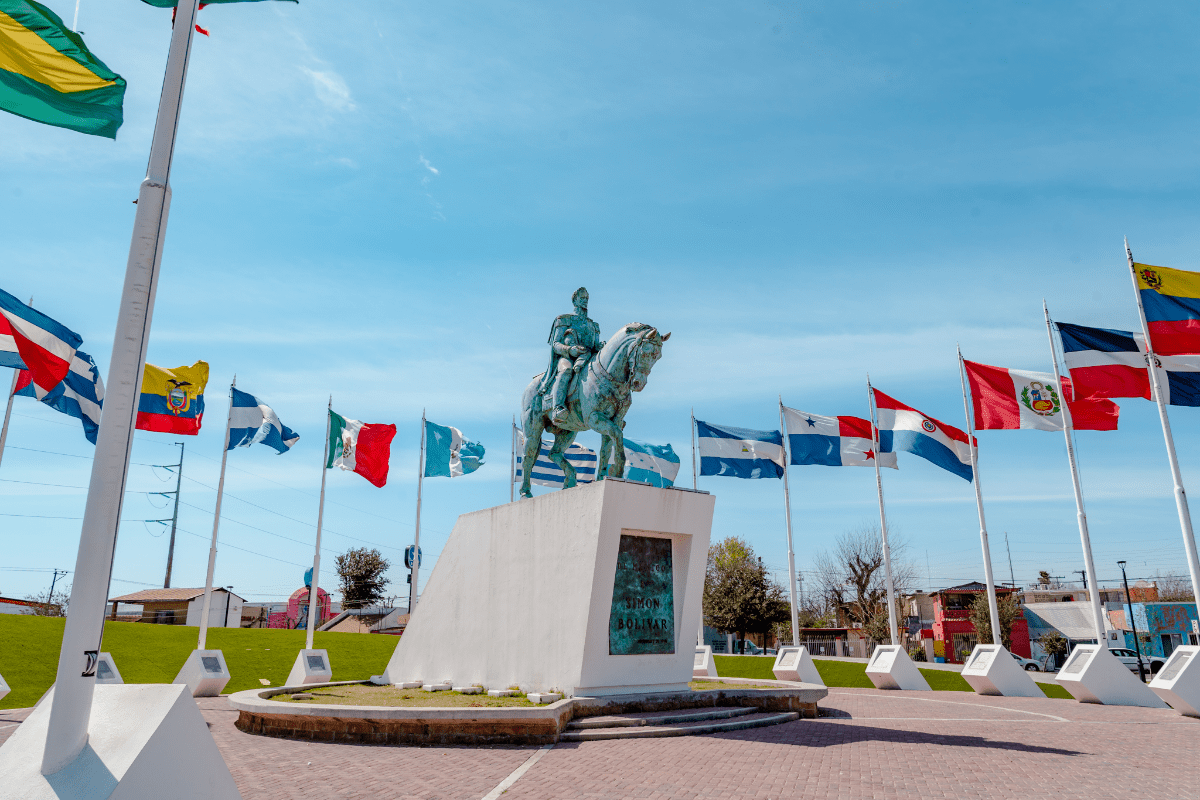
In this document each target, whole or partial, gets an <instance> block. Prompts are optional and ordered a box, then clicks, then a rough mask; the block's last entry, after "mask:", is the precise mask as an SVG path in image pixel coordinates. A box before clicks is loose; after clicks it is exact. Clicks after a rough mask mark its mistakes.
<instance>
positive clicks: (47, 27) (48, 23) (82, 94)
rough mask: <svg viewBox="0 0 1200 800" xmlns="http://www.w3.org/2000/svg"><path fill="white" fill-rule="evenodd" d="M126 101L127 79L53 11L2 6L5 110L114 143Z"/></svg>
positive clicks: (0, 80) (11, 1)
mask: <svg viewBox="0 0 1200 800" xmlns="http://www.w3.org/2000/svg"><path fill="white" fill-rule="evenodd" d="M124 99H125V79H124V78H122V77H121V76H120V75H118V74H116V73H115V72H113V71H112V70H110V69H109V68H108V67H106V66H104V62H103V61H101V60H100V59H98V58H96V57H95V56H94V55H92V52H91V51H90V50H88V49H87V45H85V44H84V43H83V39H82V38H80V36H79V34H77V33H75V32H74V31H72V30H69V29H68V28H67V26H66V25H65V24H64V23H63V21H62V20H61V19H59V17H58V15H56V14H55V13H54V12H53V11H51V10H50V9H48V8H46V7H45V6H43V5H41V4H39V3H35V2H33V0H0V109H4V110H5V111H8V112H10V113H13V114H16V115H17V116H19V117H25V118H26V119H31V120H33V121H35V122H44V123H45V124H47V125H55V126H57V127H59V128H70V129H71V130H73V131H79V132H80V133H90V134H93V135H95V136H107V137H108V138H110V139H115V138H117V128H120V127H121V122H122V119H123V118H122V112H121V104H122V102H123V101H124Z"/></svg>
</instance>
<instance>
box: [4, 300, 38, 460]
mask: <svg viewBox="0 0 1200 800" xmlns="http://www.w3.org/2000/svg"><path fill="white" fill-rule="evenodd" d="M28 305H30V306H32V305H33V298H32V297H30V298H29V303H28ZM20 377H21V371H20V370H17V369H14V370H13V379H12V386H11V387H9V390H8V406H7V407H6V408H5V409H4V427H0V463H3V462H4V443H5V442H6V441H7V440H8V421H9V420H10V419H11V418H12V404H13V393H14V392H15V391H17V379H18V378H20Z"/></svg>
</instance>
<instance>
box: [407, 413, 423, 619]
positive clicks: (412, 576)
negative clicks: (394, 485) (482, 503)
mask: <svg viewBox="0 0 1200 800" xmlns="http://www.w3.org/2000/svg"><path fill="white" fill-rule="evenodd" d="M424 477H425V409H423V408H422V409H421V447H420V449H418V451H417V530H416V534H415V535H414V536H413V553H412V566H411V567H410V568H409V573H408V575H409V580H410V581H412V585H411V586H409V587H408V613H409V614H410V615H411V614H412V613H413V612H414V611H416V610H417V578H418V570H419V569H420V558H419V556H418V554H419V553H420V552H421V481H422V479H423V478H424ZM410 619H411V616H410Z"/></svg>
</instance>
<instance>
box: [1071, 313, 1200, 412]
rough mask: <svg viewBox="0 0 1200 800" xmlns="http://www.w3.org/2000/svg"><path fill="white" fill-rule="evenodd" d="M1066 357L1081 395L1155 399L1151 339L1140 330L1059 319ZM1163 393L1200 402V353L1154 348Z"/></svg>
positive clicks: (1172, 399) (1174, 400)
mask: <svg viewBox="0 0 1200 800" xmlns="http://www.w3.org/2000/svg"><path fill="white" fill-rule="evenodd" d="M1055 325H1056V327H1057V328H1058V333H1059V337H1060V338H1061V339H1062V346H1063V360H1064V361H1065V362H1066V364H1067V369H1068V370H1069V371H1070V373H1071V380H1072V382H1073V383H1074V384H1075V394H1076V396H1077V397H1142V398H1145V399H1146V400H1152V399H1153V395H1152V393H1151V389H1150V374H1149V373H1148V372H1147V370H1146V339H1145V337H1143V336H1142V335H1141V334H1140V333H1131V332H1130V331H1117V330H1109V329H1107V328H1087V327H1084V326H1083V325H1068V324H1067V323H1065V322H1058V323H1055ZM1154 360H1155V362H1156V364H1157V369H1158V385H1159V387H1160V388H1161V389H1162V391H1163V395H1164V397H1163V399H1164V400H1165V401H1166V402H1167V403H1168V404H1170V405H1173V406H1200V355H1195V354H1187V355H1174V356H1164V355H1160V354H1159V353H1155V354H1154Z"/></svg>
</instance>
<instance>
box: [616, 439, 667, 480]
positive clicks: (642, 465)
mask: <svg viewBox="0 0 1200 800" xmlns="http://www.w3.org/2000/svg"><path fill="white" fill-rule="evenodd" d="M677 475H679V456H677V455H675V451H674V450H673V449H671V445H669V444H647V443H645V442H635V441H634V440H633V439H626V440H625V474H624V475H623V476H622V477H623V478H625V480H627V481H637V482H638V483H648V484H650V485H651V486H658V487H666V486H674V485H675V478H676V476H677Z"/></svg>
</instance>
